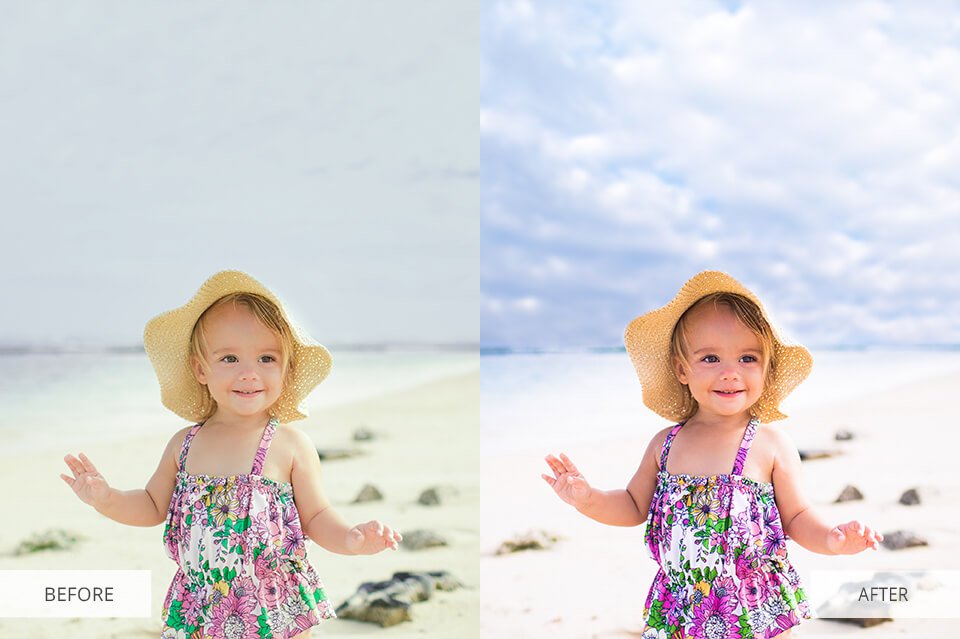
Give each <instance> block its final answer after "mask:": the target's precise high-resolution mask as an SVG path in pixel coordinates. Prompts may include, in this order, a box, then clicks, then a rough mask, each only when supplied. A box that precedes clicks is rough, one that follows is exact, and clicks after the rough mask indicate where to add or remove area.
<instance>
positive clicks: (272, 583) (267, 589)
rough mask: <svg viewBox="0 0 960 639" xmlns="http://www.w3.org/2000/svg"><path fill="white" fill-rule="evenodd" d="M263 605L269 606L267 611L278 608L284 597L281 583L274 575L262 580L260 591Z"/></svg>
mask: <svg viewBox="0 0 960 639" xmlns="http://www.w3.org/2000/svg"><path fill="white" fill-rule="evenodd" d="M258 594H259V595H260V602H261V604H263V605H265V606H267V609H272V608H276V607H277V605H278V604H279V603H280V601H281V600H282V598H283V596H284V594H285V593H284V592H283V589H282V588H281V587H280V582H279V581H277V580H276V579H275V578H274V577H273V576H272V575H270V576H268V577H266V578H264V579H261V580H260V587H259V589H258Z"/></svg>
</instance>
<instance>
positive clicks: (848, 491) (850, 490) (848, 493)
mask: <svg viewBox="0 0 960 639" xmlns="http://www.w3.org/2000/svg"><path fill="white" fill-rule="evenodd" d="M858 499H863V493H861V492H860V491H859V490H858V489H857V487H856V486H850V485H849V484H848V485H847V487H846V488H844V489H843V490H841V491H840V495H839V496H838V497H837V498H836V499H835V500H834V502H833V503H835V504H839V503H840V502H844V501H857V500H858Z"/></svg>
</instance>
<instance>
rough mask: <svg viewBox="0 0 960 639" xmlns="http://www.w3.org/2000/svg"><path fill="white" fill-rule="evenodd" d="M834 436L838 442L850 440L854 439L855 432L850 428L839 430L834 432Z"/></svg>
mask: <svg viewBox="0 0 960 639" xmlns="http://www.w3.org/2000/svg"><path fill="white" fill-rule="evenodd" d="M833 438H834V439H835V440H837V441H838V442H848V441H850V440H851V439H853V433H851V432H850V431H849V430H838V431H837V432H836V433H834V435H833Z"/></svg>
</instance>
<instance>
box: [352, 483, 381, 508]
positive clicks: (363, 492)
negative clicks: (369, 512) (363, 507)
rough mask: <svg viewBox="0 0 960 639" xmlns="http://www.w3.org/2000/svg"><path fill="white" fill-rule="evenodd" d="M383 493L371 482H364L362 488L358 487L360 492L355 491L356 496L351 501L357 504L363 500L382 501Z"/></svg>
mask: <svg viewBox="0 0 960 639" xmlns="http://www.w3.org/2000/svg"><path fill="white" fill-rule="evenodd" d="M382 500H383V493H381V492H380V490H379V489H378V488H377V487H376V486H374V485H373V484H366V485H365V486H364V487H363V488H361V489H360V492H359V493H357V496H356V497H355V498H354V500H353V503H355V504H359V503H362V502H365V501H382Z"/></svg>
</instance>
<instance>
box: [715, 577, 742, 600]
mask: <svg viewBox="0 0 960 639" xmlns="http://www.w3.org/2000/svg"><path fill="white" fill-rule="evenodd" d="M710 593H711V594H715V595H716V596H718V597H731V596H733V595H736V594H737V587H736V584H734V582H733V578H732V577H729V576H723V577H718V578H717V579H716V580H715V581H714V582H713V588H712V589H711V590H710Z"/></svg>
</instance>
